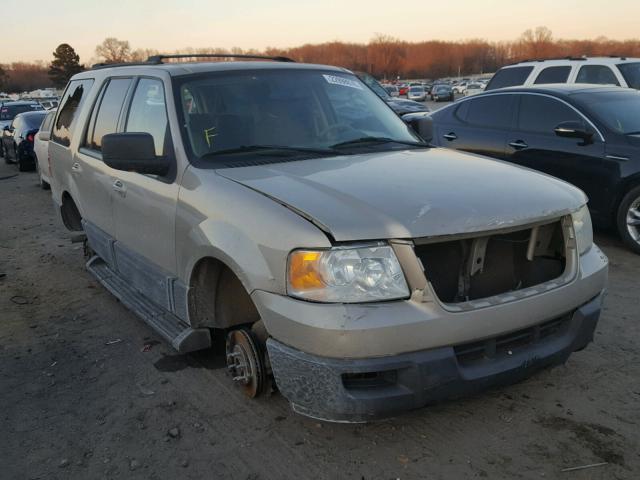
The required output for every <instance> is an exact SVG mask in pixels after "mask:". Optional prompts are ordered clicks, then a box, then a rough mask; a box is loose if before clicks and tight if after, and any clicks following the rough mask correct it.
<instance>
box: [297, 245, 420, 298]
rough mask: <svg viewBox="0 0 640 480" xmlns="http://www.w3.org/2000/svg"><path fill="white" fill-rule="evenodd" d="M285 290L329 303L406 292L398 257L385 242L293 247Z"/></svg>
mask: <svg viewBox="0 0 640 480" xmlns="http://www.w3.org/2000/svg"><path fill="white" fill-rule="evenodd" d="M287 292H288V293H289V295H291V296H293V297H298V298H303V299H305V300H313V301H317V302H328V303H358V302H374V301H378V300H393V299H399V298H406V297H408V296H409V288H408V287H407V282H406V280H405V278H404V274H403V273H402V269H401V268H400V264H399V263H398V259H397V258H396V255H395V253H394V252H393V249H392V248H391V247H389V246H388V245H377V246H371V247H359V248H333V249H331V250H295V251H293V252H291V254H290V255H289V265H288V271H287Z"/></svg>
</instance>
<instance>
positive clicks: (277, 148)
mask: <svg viewBox="0 0 640 480" xmlns="http://www.w3.org/2000/svg"><path fill="white" fill-rule="evenodd" d="M268 150H273V151H274V152H279V153H283V152H284V153H313V154H317V155H337V152H336V151H335V150H332V149H328V148H311V147H291V146H288V145H241V146H239V147H234V148H225V149H223V150H216V151H214V152H209V153H206V154H205V155H203V157H202V158H206V157H214V156H218V155H229V154H234V153H251V152H259V151H268Z"/></svg>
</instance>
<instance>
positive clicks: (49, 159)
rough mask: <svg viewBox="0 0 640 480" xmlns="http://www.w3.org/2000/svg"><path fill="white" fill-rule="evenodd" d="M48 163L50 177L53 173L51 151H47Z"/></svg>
mask: <svg viewBox="0 0 640 480" xmlns="http://www.w3.org/2000/svg"><path fill="white" fill-rule="evenodd" d="M47 164H48V166H49V178H51V177H52V175H51V155H49V153H48V152H47Z"/></svg>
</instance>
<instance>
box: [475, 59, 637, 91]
mask: <svg viewBox="0 0 640 480" xmlns="http://www.w3.org/2000/svg"><path fill="white" fill-rule="evenodd" d="M546 83H594V84H600V85H617V86H620V87H628V88H635V89H636V90H640V58H626V57H569V58H564V59H554V60H531V61H524V62H519V63H514V64H513V65H507V66H505V67H502V68H501V69H500V70H498V71H497V72H496V74H495V75H494V76H493V78H492V79H491V81H490V82H489V84H488V85H487V88H486V90H495V89H496V88H504V87H516V86H521V85H522V86H527V87H528V86H531V85H540V84H546Z"/></svg>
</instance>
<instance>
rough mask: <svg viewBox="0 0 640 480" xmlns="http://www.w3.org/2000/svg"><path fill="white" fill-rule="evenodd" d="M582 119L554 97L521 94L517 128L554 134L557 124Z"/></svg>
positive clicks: (581, 120)
mask: <svg viewBox="0 0 640 480" xmlns="http://www.w3.org/2000/svg"><path fill="white" fill-rule="evenodd" d="M568 121H579V122H583V121H584V119H583V118H582V117H581V116H580V115H579V114H578V113H577V112H576V111H575V110H573V109H572V108H571V107H569V106H568V105H566V104H564V103H562V102H560V101H559V100H556V99H555V98H550V97H544V96H542V95H521V96H520V109H519V114H518V128H519V130H521V131H523V132H532V133H544V134H548V135H555V133H554V129H555V128H556V127H557V126H558V124H560V123H562V122H568Z"/></svg>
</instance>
